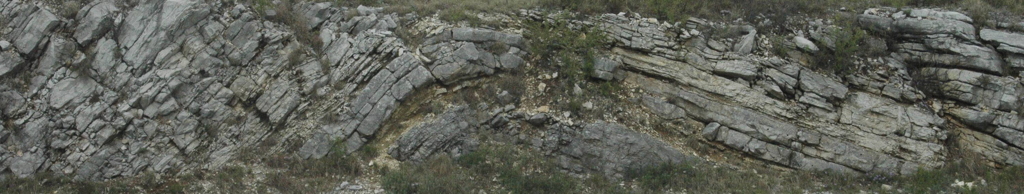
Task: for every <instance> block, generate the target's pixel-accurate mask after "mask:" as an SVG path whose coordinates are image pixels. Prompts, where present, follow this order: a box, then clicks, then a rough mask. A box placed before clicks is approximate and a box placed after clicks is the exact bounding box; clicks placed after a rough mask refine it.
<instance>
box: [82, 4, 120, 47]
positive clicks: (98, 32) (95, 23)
mask: <svg viewBox="0 0 1024 194" xmlns="http://www.w3.org/2000/svg"><path fill="white" fill-rule="evenodd" d="M83 10H88V11H87V12H84V13H80V14H79V16H78V17H77V20H78V21H79V22H78V26H77V27H75V33H74V38H75V40H77V41H78V44H79V45H89V44H91V43H92V41H94V40H96V39H98V38H100V37H103V35H105V34H106V33H107V31H109V30H110V28H111V27H114V16H115V15H114V14H116V12H117V11H118V10H117V7H116V6H115V5H114V4H113V3H110V2H106V1H97V2H93V3H90V4H89V5H88V6H86V7H85V8H83Z"/></svg>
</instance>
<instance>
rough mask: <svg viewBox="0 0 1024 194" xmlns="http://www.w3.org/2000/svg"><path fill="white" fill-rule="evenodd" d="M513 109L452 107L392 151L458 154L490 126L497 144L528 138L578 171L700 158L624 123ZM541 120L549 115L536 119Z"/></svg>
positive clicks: (613, 171)
mask: <svg viewBox="0 0 1024 194" xmlns="http://www.w3.org/2000/svg"><path fill="white" fill-rule="evenodd" d="M484 108H485V107H484ZM513 110H515V107H514V106H505V107H497V108H493V109H491V110H489V111H480V110H475V109H473V108H470V107H467V106H457V107H453V108H450V109H448V110H447V111H446V112H445V113H443V114H441V115H439V116H437V117H435V118H433V119H429V120H427V121H425V122H424V123H422V124H421V125H419V126H415V127H412V129H410V130H409V131H408V132H405V133H404V134H403V135H402V137H400V138H399V139H398V140H397V141H396V142H395V144H394V145H392V147H391V148H389V151H388V153H389V154H390V155H391V156H392V157H394V158H395V159H398V160H400V161H416V162H419V161H423V160H424V159H427V158H429V157H431V156H434V155H437V154H441V153H447V154H449V155H450V156H453V157H457V156H459V155H461V154H464V153H467V152H469V151H473V150H476V148H477V147H478V146H479V144H480V142H479V140H478V139H479V138H478V137H479V136H481V134H484V132H483V131H484V130H486V131H487V132H486V134H490V135H492V136H496V137H492V138H490V139H495V140H494V141H498V142H499V143H505V144H515V143H520V142H528V143H526V144H527V145H529V147H530V148H531V149H533V150H535V151H539V152H543V153H551V154H552V155H553V156H554V157H555V161H556V164H557V165H558V166H560V167H562V168H564V169H566V170H568V171H570V172H574V173H599V174H601V175H604V176H607V177H612V178H622V176H623V173H625V172H626V170H630V169H638V168H644V167H649V166H655V165H660V164H664V163H680V162H683V161H686V160H695V159H696V158H694V157H693V156H686V155H684V154H683V153H682V152H680V151H679V150H677V149H676V148H673V147H672V146H670V145H669V144H667V143H665V142H663V141H659V140H657V139H656V138H654V137H651V136H649V135H647V134H643V133H639V132H636V131H634V130H632V129H629V128H627V127H626V126H623V125H622V124H616V123H608V122H604V121H597V122H593V123H587V124H582V125H580V124H576V125H573V124H567V123H564V122H559V121H553V122H549V120H548V119H547V118H548V117H547V116H546V115H545V114H542V113H538V114H535V115H534V116H530V117H526V116H523V115H526V113H522V112H513ZM515 115H520V116H515ZM537 116H539V117H537ZM537 118H545V119H543V120H544V121H543V122H537V121H535V120H538V119H537ZM527 123H529V124H532V125H536V126H539V127H542V128H545V131H546V133H544V134H543V135H540V136H528V135H527V134H526V133H525V132H523V130H522V125H525V124H527ZM526 137H528V138H526Z"/></svg>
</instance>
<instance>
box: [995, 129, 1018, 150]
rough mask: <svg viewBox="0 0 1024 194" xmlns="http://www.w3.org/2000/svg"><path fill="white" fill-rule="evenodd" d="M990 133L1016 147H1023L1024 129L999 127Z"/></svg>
mask: <svg viewBox="0 0 1024 194" xmlns="http://www.w3.org/2000/svg"><path fill="white" fill-rule="evenodd" d="M992 135H993V136H996V137H997V138H999V139H1002V140H1003V141H1006V142H1007V143H1009V144H1011V145H1014V146H1017V147H1018V148H1024V131H1020V130H1017V129H1010V128H1006V127H999V128H996V130H995V131H994V132H992Z"/></svg>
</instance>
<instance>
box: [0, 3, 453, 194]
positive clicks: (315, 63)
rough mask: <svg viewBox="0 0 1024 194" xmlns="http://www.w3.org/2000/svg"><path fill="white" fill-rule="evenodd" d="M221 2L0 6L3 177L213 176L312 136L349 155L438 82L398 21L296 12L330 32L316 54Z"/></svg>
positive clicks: (311, 8) (342, 12) (289, 34)
mask: <svg viewBox="0 0 1024 194" xmlns="http://www.w3.org/2000/svg"><path fill="white" fill-rule="evenodd" d="M211 3H212V4H211ZM219 3H220V2H219V1H214V2H208V1H196V0H154V1H143V2H139V4H138V5H137V6H134V7H121V5H115V4H111V3H109V2H107V1H97V2H94V3H92V4H89V5H86V6H84V8H82V10H80V11H79V15H78V16H76V17H74V19H59V18H57V17H56V16H54V15H53V14H52V13H51V12H50V11H48V10H47V8H45V7H39V6H38V5H36V4H33V3H28V2H21V1H7V2H4V3H0V13H2V14H3V16H2V17H0V18H4V20H7V21H5V22H9V23H8V25H7V26H4V27H3V28H4V29H7V28H8V27H9V28H10V29H11V30H10V33H6V34H4V36H2V38H0V40H3V41H2V42H8V41H9V42H8V43H9V44H10V46H6V45H5V46H4V47H5V48H4V49H3V51H2V53H0V56H3V57H2V58H0V77H2V78H3V81H0V83H2V84H0V87H2V88H4V89H3V92H2V93H0V101H3V103H4V106H3V107H4V108H3V112H2V119H0V121H2V122H3V126H4V127H3V128H0V137H2V138H0V143H2V145H3V146H0V169H3V170H0V172H10V173H13V174H15V175H17V176H20V177H25V176H30V175H32V174H35V173H37V172H43V171H52V172H57V173H62V174H68V175H69V176H74V177H76V178H77V179H87V180H102V179H108V178H114V177H121V176H133V175H135V174H138V173H141V172H147V171H155V172H169V171H179V170H182V171H188V170H191V169H212V168H218V167H219V166H221V165H223V164H224V163H226V162H228V161H229V160H231V159H232V158H234V157H236V153H239V152H241V151H242V150H244V149H247V148H251V147H254V146H255V145H257V144H259V143H261V142H266V141H271V142H282V141H298V142H306V141H307V138H308V139H309V140H308V142H311V143H307V144H309V145H310V146H307V147H310V148H303V149H302V151H304V152H303V153H307V154H306V155H307V157H309V156H322V155H323V154H324V153H326V152H323V153H321V152H320V150H318V148H317V147H316V145H319V144H318V143H324V142H327V143H328V144H329V143H331V142H333V141H334V140H336V139H343V140H347V142H349V144H351V145H353V146H352V147H350V149H353V150H354V149H356V148H358V147H359V146H361V143H362V142H364V141H365V140H366V138H369V137H372V136H373V134H374V133H375V132H376V130H377V128H379V127H380V125H381V123H382V122H384V121H385V120H386V119H387V118H388V117H389V115H390V114H391V112H392V111H393V110H394V109H395V108H397V104H398V103H399V102H400V101H401V100H402V99H404V98H405V97H407V96H409V95H411V93H413V91H414V90H416V89H419V88H421V87H423V86H425V85H429V84H430V83H433V82H434V81H435V78H434V77H433V75H432V74H431V72H430V71H429V70H428V69H427V68H426V66H424V64H423V63H422V62H421V61H420V60H419V59H418V58H417V57H414V56H413V54H412V53H410V52H408V51H406V49H405V48H404V47H405V46H404V43H402V40H400V39H398V38H397V37H395V36H394V35H393V32H391V30H393V29H394V28H395V27H396V26H397V24H396V22H395V21H396V20H397V19H398V17H397V16H396V15H383V14H381V13H379V11H376V12H362V11H360V14H358V15H357V16H355V17H352V18H348V17H349V16H348V15H349V14H346V13H347V12H356V10H347V9H339V8H333V7H332V6H330V5H329V4H309V3H300V4H296V5H295V8H294V9H297V10H306V11H308V12H304V13H309V14H306V15H302V17H306V19H307V20H309V21H311V22H310V26H309V27H310V28H318V29H322V30H320V35H319V37H321V38H322V39H323V42H324V44H323V48H315V49H314V48H310V46H308V45H306V44H305V43H303V42H299V41H298V40H297V37H296V36H297V35H295V34H293V33H294V32H293V31H292V30H291V29H288V28H287V27H285V26H283V25H282V24H277V23H273V22H269V21H265V20H263V19H260V18H258V17H257V16H256V14H254V13H253V12H252V11H251V10H249V8H246V7H245V6H234V7H231V8H226V7H225V6H221V5H220V4H219ZM58 29H62V30H65V31H67V32H70V33H64V34H61V33H57V31H58ZM307 30H308V29H307ZM8 47H12V48H8ZM78 48H88V49H85V50H79V49H78ZM318 49H320V50H323V51H322V52H324V53H322V54H317V53H315V52H311V51H312V50H318ZM23 78H27V79H23ZM323 134H327V135H323ZM310 137H316V138H310ZM318 140H319V141H318Z"/></svg>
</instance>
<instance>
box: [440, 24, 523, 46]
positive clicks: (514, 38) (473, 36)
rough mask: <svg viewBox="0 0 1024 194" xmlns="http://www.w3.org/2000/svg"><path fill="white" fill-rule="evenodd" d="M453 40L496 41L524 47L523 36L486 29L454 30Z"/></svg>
mask: <svg viewBox="0 0 1024 194" xmlns="http://www.w3.org/2000/svg"><path fill="white" fill-rule="evenodd" d="M451 32H452V39H454V40H456V41H467V42H488V41H496V42H501V43H504V44H507V45H510V46H515V47H520V48H522V47H523V36H522V35H518V34H507V33H502V32H496V31H492V30H486V29H476V28H455V29H452V31H451Z"/></svg>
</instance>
